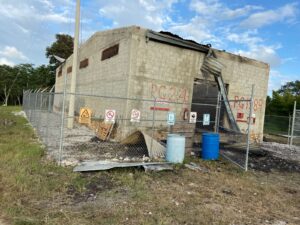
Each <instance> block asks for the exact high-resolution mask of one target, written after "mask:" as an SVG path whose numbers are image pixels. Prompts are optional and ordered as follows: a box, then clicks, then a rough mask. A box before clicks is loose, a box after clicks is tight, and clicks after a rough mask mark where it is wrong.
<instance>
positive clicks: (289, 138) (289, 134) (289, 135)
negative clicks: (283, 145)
mask: <svg viewBox="0 0 300 225" xmlns="http://www.w3.org/2000/svg"><path fill="white" fill-rule="evenodd" d="M290 140H291V115H290V114H289V127H288V141H287V144H288V145H289V144H290Z"/></svg>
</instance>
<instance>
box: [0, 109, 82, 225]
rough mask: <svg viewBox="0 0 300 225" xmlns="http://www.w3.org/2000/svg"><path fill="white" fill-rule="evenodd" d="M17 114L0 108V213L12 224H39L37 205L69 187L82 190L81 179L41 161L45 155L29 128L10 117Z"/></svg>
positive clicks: (70, 172) (24, 122)
mask: <svg viewBox="0 0 300 225" xmlns="http://www.w3.org/2000/svg"><path fill="white" fill-rule="evenodd" d="M19 110H20V108H18V107H0V209H1V210H0V211H1V212H2V213H4V214H6V215H7V216H8V217H10V218H14V221H13V222H14V223H15V224H41V221H43V219H44V216H45V214H44V213H42V211H40V209H39V204H38V203H39V202H42V201H43V200H45V199H49V198H51V197H53V196H55V195H56V194H57V193H59V192H65V190H66V188H67V187H68V186H69V185H70V184H71V183H75V184H76V185H75V186H76V187H78V188H80V187H82V186H83V185H84V179H82V178H81V177H80V176H78V174H75V173H73V172H72V170H71V169H70V168H63V167H59V166H57V165H56V164H55V163H52V162H45V161H44V160H42V157H43V155H44V153H45V152H44V149H43V147H42V145H41V144H40V143H39V142H38V141H37V138H36V135H35V134H34V131H33V129H32V127H31V126H30V125H28V121H27V120H26V119H25V118H23V117H21V116H15V115H13V113H12V112H14V111H19ZM28 216H29V217H35V218H36V220H28V219H26V218H27V217H28Z"/></svg>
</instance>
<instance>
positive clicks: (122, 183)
mask: <svg viewBox="0 0 300 225" xmlns="http://www.w3.org/2000/svg"><path fill="white" fill-rule="evenodd" d="M193 161H194V162H195V163H197V164H198V165H199V166H201V167H202V168H205V171H207V172H196V171H192V170H189V169H186V168H180V167H179V168H176V169H175V170H174V171H172V172H160V173H144V172H143V171H142V170H140V169H127V170H111V171H107V172H96V173H82V174H81V175H80V176H81V178H82V179H84V180H86V181H87V182H86V184H85V185H84V186H83V187H82V188H81V189H78V188H76V186H75V185H72V184H71V185H68V186H67V187H66V191H65V193H60V194H57V195H55V196H53V197H52V198H51V201H49V200H45V201H42V202H35V203H33V204H32V203H31V207H33V208H35V209H36V210H37V212H42V211H43V212H44V213H42V214H45V213H46V214H48V216H50V217H51V216H53V215H51V214H52V213H53V211H58V209H59V212H60V213H62V214H63V215H64V216H65V218H63V221H64V224H175V225H176V224H178V225H179V224H180V225H181V224H195V225H196V224H205V225H207V224H232V225H233V224H257V225H258V224H260V225H261V224H273V225H279V224H282V225H283V224H294V225H296V224H299V223H300V217H299V215H300V214H299V212H300V189H299V185H300V177H299V173H282V172H275V171H273V172H269V173H266V172H259V171H256V172H251V173H248V174H245V173H241V172H240V171H239V170H237V168H233V167H232V166H231V165H229V164H228V163H227V162H223V161H217V162H203V161H201V160H197V159H193ZM53 176H55V174H54V175H53ZM29 202H30V200H29ZM54 215H55V214H54ZM74 218H76V220H74ZM52 219H53V218H52ZM56 224H57V223H56Z"/></svg>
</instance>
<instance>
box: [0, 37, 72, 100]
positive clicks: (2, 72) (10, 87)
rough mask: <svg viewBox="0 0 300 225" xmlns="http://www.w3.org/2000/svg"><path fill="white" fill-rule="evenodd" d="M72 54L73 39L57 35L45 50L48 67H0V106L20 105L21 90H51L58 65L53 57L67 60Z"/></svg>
mask: <svg viewBox="0 0 300 225" xmlns="http://www.w3.org/2000/svg"><path fill="white" fill-rule="evenodd" d="M72 53H73V38H72V37H71V36H70V35H66V34H57V35H56V40H55V42H53V43H52V44H51V45H50V46H48V47H47V48H46V52H45V55H46V57H47V58H48V59H49V63H48V65H41V66H36V67H35V66H34V65H33V64H20V65H16V66H9V65H0V104H1V102H2V104H1V105H21V103H22V95H23V90H28V89H32V90H36V89H45V88H49V89H50V88H51V87H53V85H54V84H55V70H56V68H57V66H58V65H59V64H60V62H58V61H57V60H56V59H55V57H54V55H56V56H59V57H61V58H64V59H67V58H68V57H69V56H70V55H71V54H72Z"/></svg>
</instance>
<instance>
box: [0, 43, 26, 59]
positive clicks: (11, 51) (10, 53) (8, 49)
mask: <svg viewBox="0 0 300 225" xmlns="http://www.w3.org/2000/svg"><path fill="white" fill-rule="evenodd" d="M0 55H1V56H4V57H6V58H10V59H17V60H27V59H28V58H27V57H26V56H25V55H24V54H23V53H22V52H21V51H19V50H18V49H17V48H16V47H14V46H5V47H4V49H3V50H1V51H0Z"/></svg>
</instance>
